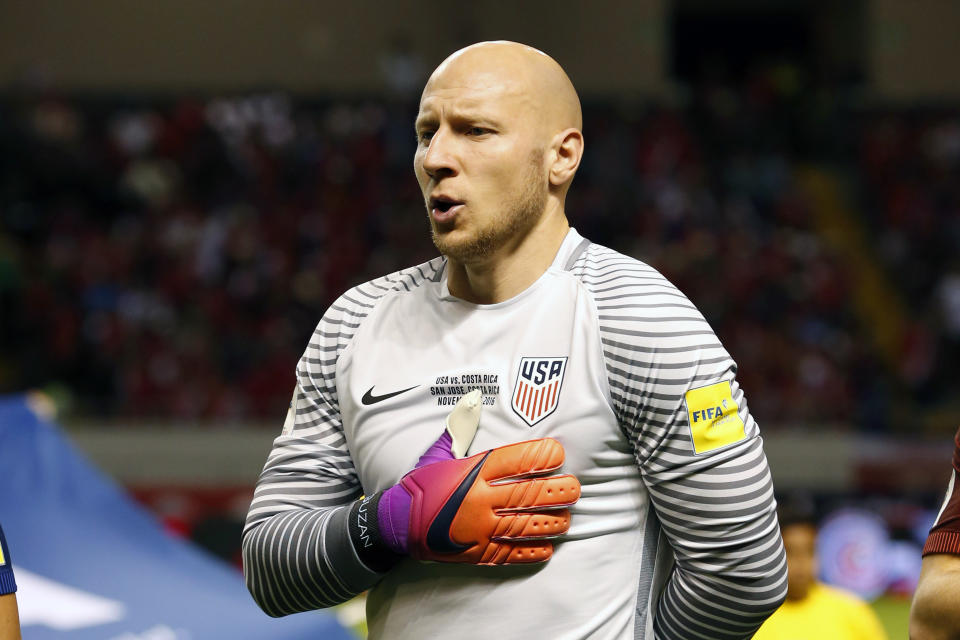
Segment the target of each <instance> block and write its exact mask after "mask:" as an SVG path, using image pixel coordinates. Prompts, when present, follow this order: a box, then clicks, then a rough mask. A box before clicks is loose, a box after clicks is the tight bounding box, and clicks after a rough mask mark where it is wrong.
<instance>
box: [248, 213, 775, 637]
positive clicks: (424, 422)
mask: <svg viewBox="0 0 960 640" xmlns="http://www.w3.org/2000/svg"><path fill="white" fill-rule="evenodd" d="M445 267H446V261H445V259H443V258H437V259H435V260H432V261H430V262H428V263H425V264H422V265H419V266H417V267H414V268H411V269H406V270H404V271H400V272H398V273H395V274H392V275H389V276H386V277H383V278H380V279H377V280H373V281H370V282H368V283H366V284H363V285H360V286H358V287H355V288H354V289H351V290H350V291H348V292H347V293H345V294H344V295H343V296H341V297H340V299H339V300H337V302H336V303H334V305H333V306H331V307H330V309H329V310H328V311H327V313H326V314H324V317H323V319H322V320H321V322H320V324H319V326H318V327H317V329H316V331H315V332H314V335H313V338H312V339H311V341H310V344H309V346H308V348H307V350H306V352H305V354H304V355H303V358H302V359H301V361H300V363H299V366H298V368H297V389H296V392H295V394H294V399H293V402H292V403H291V411H290V413H289V415H288V417H287V422H286V424H285V425H284V429H283V432H282V434H281V435H280V436H279V437H278V438H277V439H276V441H275V442H274V446H273V450H272V451H271V453H270V456H269V458H268V460H267V463H266V466H265V468H264V470H263V474H262V475H261V477H260V480H259V482H258V484H257V489H256V494H255V497H254V500H253V504H252V505H251V507H250V513H249V515H248V518H247V524H246V528H245V530H244V565H245V573H246V578H247V583H248V586H249V587H250V590H251V592H252V593H253V595H254V597H255V598H256V600H257V601H258V603H259V604H260V606H261V607H263V609H264V610H265V611H266V612H267V613H269V614H271V615H285V614H288V613H292V612H296V611H305V610H310V609H316V608H320V607H326V606H330V605H332V604H336V603H338V602H342V601H344V600H346V599H348V598H350V597H352V596H353V595H355V594H356V593H358V592H360V591H363V590H364V589H367V588H370V593H369V596H368V601H367V618H368V624H369V628H370V637H371V638H386V639H390V640H394V639H405V638H410V639H416V640H421V639H424V638H446V637H455V638H458V640H468V639H471V638H478V639H479V638H483V639H484V640H488V639H489V638H491V637H499V638H505V639H506V638H520V637H540V638H551V639H567V638H569V639H571V640H573V639H575V638H577V639H580V638H583V639H586V638H590V639H592V640H603V639H611V640H612V639H617V640H621V639H628V638H647V639H651V638H709V639H711V640H715V639H721V638H749V637H751V636H752V633H753V631H754V630H755V629H756V627H758V626H759V625H760V623H761V622H762V620H763V618H764V617H765V616H766V615H768V614H769V613H770V612H771V611H772V610H773V609H775V608H776V607H777V606H778V605H779V603H780V601H781V600H782V598H783V596H784V594H785V590H786V565H785V559H784V555H783V550H782V546H781V542H780V536H779V531H778V527H777V520H776V517H775V513H774V507H775V504H774V499H773V487H772V484H771V480H770V474H769V470H768V468H767V463H766V459H765V457H764V454H763V449H762V443H761V439H760V437H759V435H758V430H757V425H756V423H755V422H754V420H753V418H752V417H751V415H750V413H749V411H748V409H747V404H746V400H745V399H744V395H743V392H742V391H741V389H740V387H739V386H738V385H737V382H736V380H735V372H736V365H735V364H734V362H733V361H732V360H731V358H730V356H729V355H728V354H727V352H726V351H725V350H724V348H723V347H722V346H721V344H720V343H719V341H718V340H717V338H716V336H715V335H714V333H713V331H712V330H711V329H710V327H709V325H708V324H707V322H706V321H705V320H704V318H703V316H702V315H701V314H700V313H699V312H698V311H697V309H696V308H695V307H694V306H693V304H691V303H690V301H689V300H688V299H687V298H686V297H685V296H684V295H683V294H682V293H681V292H680V291H678V290H677V289H676V288H675V287H674V286H673V285H672V284H670V283H669V282H668V281H667V280H666V279H665V278H664V277H663V276H662V275H660V274H659V273H658V272H657V271H655V270H654V269H652V268H651V267H649V266H647V265H646V264H643V263H642V262H639V261H637V260H634V259H632V258H629V257H626V256H624V255H621V254H619V253H616V252H614V251H612V250H610V249H607V248H605V247H602V246H599V245H596V244H591V243H589V242H588V241H586V240H584V239H583V238H582V237H581V236H580V235H579V234H578V233H577V232H576V231H575V230H572V229H571V230H570V232H569V234H568V235H567V237H566V239H565V240H564V242H563V245H562V246H561V248H560V250H559V252H558V254H557V256H556V258H555V260H554V262H553V264H552V265H551V266H550V268H549V269H547V271H546V272H545V273H544V274H543V275H542V276H541V277H540V278H539V279H538V280H537V281H536V282H534V283H533V284H532V285H531V286H530V287H529V288H527V289H526V290H525V291H524V292H522V293H521V294H519V295H517V296H516V297H514V298H512V299H510V300H507V301H505V302H501V303H498V304H493V305H477V304H471V303H467V302H465V301H463V300H460V299H458V298H455V297H453V296H452V295H451V294H450V292H449V290H448V288H447V279H446V272H445ZM473 389H480V391H481V393H482V394H483V412H482V415H481V419H480V428H479V431H478V432H477V436H476V438H475V440H474V441H473V443H472V445H471V447H470V449H469V451H468V455H472V454H474V453H477V452H480V451H484V450H486V449H490V448H493V447H498V446H501V445H504V444H508V443H511V442H520V441H523V440H529V439H533V438H542V437H547V436H549V437H553V438H556V439H557V440H559V441H560V443H561V444H563V446H564V449H565V450H566V463H565V464H564V467H563V469H562V471H563V472H566V473H572V474H574V475H576V476H577V478H579V480H580V482H581V484H582V497H581V499H580V501H579V502H578V503H577V504H576V505H575V506H574V507H573V508H572V509H571V526H570V531H569V533H567V534H566V535H564V536H563V537H562V538H560V539H559V541H558V542H557V544H556V547H555V553H554V556H553V558H552V559H551V560H550V561H549V562H547V563H545V564H542V565H531V566H510V567H485V566H474V565H462V564H443V563H420V562H417V561H414V560H411V559H407V560H404V561H402V562H401V563H400V564H399V565H397V566H396V567H395V568H393V569H392V570H390V571H389V572H387V573H386V574H378V573H374V572H372V571H370V570H369V569H367V568H366V567H365V566H364V565H363V564H362V563H361V562H360V561H359V559H358V558H357V556H356V554H355V552H354V550H353V548H352V546H351V544H350V542H349V539H348V536H347V524H346V512H347V510H348V505H349V504H350V503H351V502H352V501H354V500H356V499H357V498H358V497H360V496H361V495H363V494H367V495H369V494H372V493H374V492H376V491H380V490H383V489H386V488H388V487H390V486H391V485H393V484H395V483H396V482H397V481H398V480H399V479H400V478H401V476H403V474H404V473H406V472H407V471H409V470H410V469H411V468H413V466H414V465H415V464H416V461H417V459H418V457H419V456H420V455H421V454H422V453H423V452H424V451H425V450H426V449H427V447H429V446H430V444H431V443H433V442H434V441H435V440H436V438H437V437H438V436H439V435H440V433H441V431H442V429H443V421H444V417H445V416H446V415H447V413H449V411H450V410H451V409H452V407H453V405H454V403H455V402H456V401H457V400H458V399H459V398H460V396H462V395H463V394H465V393H468V392H469V391H471V390H473Z"/></svg>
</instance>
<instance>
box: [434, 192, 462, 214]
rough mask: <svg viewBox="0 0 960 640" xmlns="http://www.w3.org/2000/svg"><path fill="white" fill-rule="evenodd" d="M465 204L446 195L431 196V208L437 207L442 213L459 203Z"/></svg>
mask: <svg viewBox="0 0 960 640" xmlns="http://www.w3.org/2000/svg"><path fill="white" fill-rule="evenodd" d="M460 204H463V203H462V202H460V201H458V200H454V199H453V198H448V197H446V196H438V197H436V198H430V208H431V209H436V210H437V211H439V212H440V213H447V212H448V211H450V209H452V208H454V207H456V206H457V205H460Z"/></svg>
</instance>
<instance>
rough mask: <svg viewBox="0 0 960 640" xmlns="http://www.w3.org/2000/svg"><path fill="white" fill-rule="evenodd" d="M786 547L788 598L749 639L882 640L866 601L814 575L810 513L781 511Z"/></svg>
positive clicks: (814, 544)
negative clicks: (823, 581) (808, 514)
mask: <svg viewBox="0 0 960 640" xmlns="http://www.w3.org/2000/svg"><path fill="white" fill-rule="evenodd" d="M780 534H781V535H782V536H783V546H784V549H785V550H786V552H787V599H786V601H785V602H784V603H783V605H781V606H780V608H779V609H777V610H776V611H775V612H774V613H773V615H772V616H770V617H769V618H767V620H766V622H764V623H763V626H761V627H760V629H759V631H757V633H756V634H755V635H754V636H753V637H754V640H811V639H816V640H886V638H887V634H886V633H885V632H884V630H883V627H882V626H881V624H880V620H879V619H878V618H877V616H876V614H875V613H874V612H873V609H871V608H870V606H869V605H868V604H867V603H866V602H864V601H863V600H861V599H860V598H859V597H857V596H855V595H853V594H852V593H849V592H847V591H844V590H842V589H837V588H836V587H832V586H829V585H826V584H823V583H822V582H819V581H818V580H817V528H816V524H815V523H814V521H813V518H812V517H809V516H806V515H804V514H802V513H800V512H795V513H787V512H785V511H781V512H780Z"/></svg>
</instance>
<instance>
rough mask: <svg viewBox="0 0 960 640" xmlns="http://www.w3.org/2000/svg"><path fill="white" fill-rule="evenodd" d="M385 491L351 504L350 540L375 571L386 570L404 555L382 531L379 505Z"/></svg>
mask: <svg viewBox="0 0 960 640" xmlns="http://www.w3.org/2000/svg"><path fill="white" fill-rule="evenodd" d="M382 496H383V492H380V493H375V494H373V495H372V496H368V497H366V498H364V499H362V500H358V501H356V502H354V503H353V505H351V506H350V516H349V519H348V525H349V531H350V541H351V542H352V543H353V548H354V549H356V551H357V556H359V558H360V561H361V562H363V564H365V565H367V567H369V568H370V569H372V570H373V571H379V572H384V571H388V570H390V569H391V568H392V567H393V565H395V564H397V563H398V562H399V561H400V559H401V558H402V557H403V556H402V555H400V554H398V553H395V552H394V551H393V550H392V549H390V547H389V546H387V543H386V542H385V541H384V539H383V536H382V535H381V533H380V526H379V519H378V517H377V506H378V505H379V503H380V498H381V497H382Z"/></svg>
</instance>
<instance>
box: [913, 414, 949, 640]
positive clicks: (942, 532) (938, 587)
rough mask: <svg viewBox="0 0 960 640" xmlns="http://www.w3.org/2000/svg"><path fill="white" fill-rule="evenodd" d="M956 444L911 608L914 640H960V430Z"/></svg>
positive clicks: (925, 547) (926, 546)
mask: <svg viewBox="0 0 960 640" xmlns="http://www.w3.org/2000/svg"><path fill="white" fill-rule="evenodd" d="M954 443H955V446H954V450H953V473H952V474H951V475H950V482H949V484H948V485H947V495H946V497H945V498H944V500H943V506H942V507H941V508H940V513H939V514H938V515H937V520H936V522H935V523H934V524H933V528H931V529H930V535H929V536H927V542H926V544H924V545H923V567H922V570H921V572H920V581H919V583H918V584H917V591H916V593H915V594H914V596H913V604H912V605H911V607H910V638H911V640H940V639H943V640H947V639H953V638H957V639H960V477H958V476H960V429H958V430H957V435H956V436H955V437H954Z"/></svg>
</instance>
